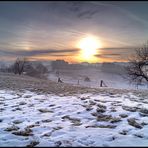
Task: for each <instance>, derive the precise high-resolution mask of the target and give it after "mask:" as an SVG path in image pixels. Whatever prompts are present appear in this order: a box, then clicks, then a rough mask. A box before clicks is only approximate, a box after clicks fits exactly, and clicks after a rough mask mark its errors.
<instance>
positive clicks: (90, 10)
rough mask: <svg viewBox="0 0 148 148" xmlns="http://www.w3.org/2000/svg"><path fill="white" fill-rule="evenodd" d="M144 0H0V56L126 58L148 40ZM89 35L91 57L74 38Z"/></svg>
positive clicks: (147, 8) (70, 59) (147, 7)
mask: <svg viewBox="0 0 148 148" xmlns="http://www.w3.org/2000/svg"><path fill="white" fill-rule="evenodd" d="M147 14H148V2H146V1H143V2H140V1H135V2H134V1H133V2H132V1H131V2H130V1H127V2H126V1H122V2H120V1H119V2H117V1H108V2H107V1H84V2H83V1H61V2H60V1H57V2H54V1H44V2H42V1H36V2H35V1H34V2H33V1H32V2H29V1H28V2H27V1H26V2H25V1H22V2H21V1H20V2H15V1H14V2H10V1H7V2H4V1H3V2H0V59H1V60H14V59H16V58H17V57H29V58H30V59H32V60H56V59H63V60H65V61H68V62H70V63H79V62H85V61H87V62H126V61H127V60H128V57H129V56H130V55H131V54H133V53H134V50H135V48H138V47H140V46H142V45H143V44H144V43H145V42H146V41H147V40H148V15H147ZM88 36H94V37H96V38H97V39H98V40H99V41H100V43H101V48H98V49H97V53H96V54H95V55H94V59H95V60H94V61H91V60H90V61H89V60H87V59H85V58H80V56H79V55H80V51H81V49H79V48H78V46H77V45H78V43H79V42H80V41H81V40H82V39H83V38H85V37H88Z"/></svg>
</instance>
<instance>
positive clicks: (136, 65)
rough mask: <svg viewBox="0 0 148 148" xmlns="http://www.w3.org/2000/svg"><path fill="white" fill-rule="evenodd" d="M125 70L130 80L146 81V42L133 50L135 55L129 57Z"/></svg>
mask: <svg viewBox="0 0 148 148" xmlns="http://www.w3.org/2000/svg"><path fill="white" fill-rule="evenodd" d="M126 72H127V75H128V78H129V80H130V82H136V84H137V85H138V84H141V83H142V82H147V83H148V42H147V43H146V44H145V45H144V46H143V47H141V48H139V49H136V50H135V55H133V56H132V58H130V59H129V65H128V66H127V67H126Z"/></svg>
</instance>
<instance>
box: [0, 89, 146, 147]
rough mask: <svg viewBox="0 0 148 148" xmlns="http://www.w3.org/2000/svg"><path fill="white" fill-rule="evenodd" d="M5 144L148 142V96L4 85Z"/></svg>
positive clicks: (1, 129) (1, 125)
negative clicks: (57, 91) (60, 91)
mask: <svg viewBox="0 0 148 148" xmlns="http://www.w3.org/2000/svg"><path fill="white" fill-rule="evenodd" d="M0 146H148V99H146V98H145V99H144V97H137V96H135V95H134V94H133V93H130V92H129V93H126V94H111V93H98V94H97V93H83V94H75V95H73V96H65V95H62V94H61V95H54V94H46V95H45V94H42V93H40V94H39V93H38V94H37V93H35V92H30V91H9V90H0Z"/></svg>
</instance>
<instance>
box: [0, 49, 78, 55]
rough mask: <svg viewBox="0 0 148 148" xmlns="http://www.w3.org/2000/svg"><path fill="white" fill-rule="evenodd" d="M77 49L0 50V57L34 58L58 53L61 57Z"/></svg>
mask: <svg viewBox="0 0 148 148" xmlns="http://www.w3.org/2000/svg"><path fill="white" fill-rule="evenodd" d="M77 51H79V49H64V50H54V49H44V50H0V55H9V56H36V55H43V54H51V56H52V54H56V53H59V54H61V55H62V56H63V55H64V54H63V53H71V54H72V53H76V52H77Z"/></svg>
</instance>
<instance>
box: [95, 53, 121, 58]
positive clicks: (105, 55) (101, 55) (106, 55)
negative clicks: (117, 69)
mask: <svg viewBox="0 0 148 148" xmlns="http://www.w3.org/2000/svg"><path fill="white" fill-rule="evenodd" d="M95 56H96V57H108V56H121V54H116V53H115V54H96V55H95Z"/></svg>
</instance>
